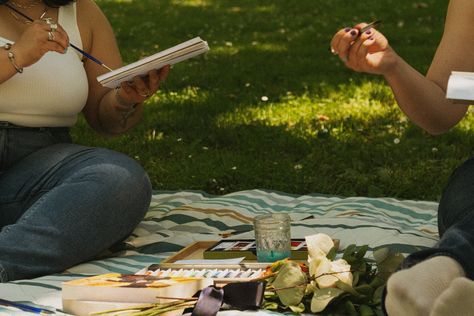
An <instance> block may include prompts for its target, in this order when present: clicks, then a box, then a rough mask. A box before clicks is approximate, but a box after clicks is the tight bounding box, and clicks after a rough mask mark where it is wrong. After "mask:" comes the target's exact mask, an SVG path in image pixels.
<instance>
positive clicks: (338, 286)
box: [336, 281, 360, 296]
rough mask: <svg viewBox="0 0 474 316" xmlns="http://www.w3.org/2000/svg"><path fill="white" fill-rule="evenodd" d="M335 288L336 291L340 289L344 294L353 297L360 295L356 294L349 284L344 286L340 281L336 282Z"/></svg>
mask: <svg viewBox="0 0 474 316" xmlns="http://www.w3.org/2000/svg"><path fill="white" fill-rule="evenodd" d="M336 286H337V288H338V289H341V290H343V291H344V292H347V293H350V294H352V295H354V296H360V294H359V293H357V292H356V290H354V288H353V287H352V286H350V285H349V284H346V283H344V282H342V281H337V282H336Z"/></svg>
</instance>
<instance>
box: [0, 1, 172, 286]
mask: <svg viewBox="0 0 474 316" xmlns="http://www.w3.org/2000/svg"><path fill="white" fill-rule="evenodd" d="M5 2H6V3H5ZM0 4H2V5H0V282H7V281H11V280H17V279H22V278H31V277H35V276H39V275H44V274H50V273H56V272H61V271H63V270H65V269H67V268H68V267H70V266H73V265H75V264H78V263H80V262H83V261H86V260H90V259H92V258H94V256H96V255H97V254H98V253H100V252H102V251H103V250H106V249H107V248H109V247H110V246H111V245H113V244H114V243H116V242H118V241H120V240H122V239H124V238H126V237H127V236H128V235H129V234H130V232H131V231H132V230H133V229H134V227H135V226H136V224H138V222H139V221H140V220H141V219H142V217H143V215H144V213H145V212H146V210H147V209H148V206H149V202H150V197H151V185H150V181H149V179H148V176H147V174H146V173H145V171H144V170H143V169H142V168H141V167H140V165H139V164H138V163H137V162H135V161H134V160H133V159H131V158H129V157H127V156H125V155H123V154H120V153H117V152H113V151H110V150H107V149H101V148H91V147H84V146H79V145H76V144H72V143H71V139H70V137H69V127H71V126H73V125H74V124H75V122H76V120H77V115H78V114H79V113H80V112H82V113H83V115H84V117H85V118H86V120H87V122H88V123H89V125H90V126H91V127H92V128H93V129H95V130H96V131H97V132H99V133H102V134H106V135H118V134H121V133H123V132H126V131H127V130H129V129H130V128H132V127H133V126H135V125H136V124H137V123H138V122H139V121H140V118H141V115H142V109H143V106H142V103H143V101H145V100H146V99H147V98H148V97H150V96H151V95H152V94H153V93H155V92H156V91H157V89H158V86H159V83H160V81H163V80H164V79H165V78H166V76H167V74H168V71H169V67H164V68H163V69H160V70H154V71H151V72H150V73H149V75H148V77H147V78H145V79H142V78H138V77H137V78H134V80H133V84H123V85H121V86H120V87H118V88H117V89H114V90H110V89H108V88H104V87H102V86H101V85H100V84H99V83H98V82H97V80H96V78H97V76H99V75H101V74H103V73H104V72H106V71H107V70H106V69H104V67H101V66H100V65H98V64H97V63H95V62H93V61H92V60H91V59H89V58H86V57H84V56H83V55H82V54H81V53H80V52H79V51H78V50H76V49H73V48H72V47H71V46H70V45H69V44H73V45H74V46H75V47H77V48H79V49H80V50H83V51H84V52H86V53H87V54H90V55H92V56H94V57H95V58H97V59H99V60H101V61H102V62H103V63H104V64H106V65H108V66H109V67H111V68H118V67H120V66H121V65H122V61H121V57H120V53H119V50H118V47H117V44H116V41H115V38H114V35H113V31H112V28H111V26H110V24H109V22H108V21H107V19H106V17H105V16H104V14H103V13H102V12H101V10H100V9H99V7H98V6H97V5H95V3H94V2H93V0H77V1H71V0H9V1H5V0H2V1H0ZM29 18H31V19H32V20H34V21H33V22H30V21H29Z"/></svg>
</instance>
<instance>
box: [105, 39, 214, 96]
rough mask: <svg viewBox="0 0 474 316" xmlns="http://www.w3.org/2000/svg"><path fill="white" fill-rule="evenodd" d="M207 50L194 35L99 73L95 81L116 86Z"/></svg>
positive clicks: (206, 46)
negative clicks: (151, 53)
mask: <svg viewBox="0 0 474 316" xmlns="http://www.w3.org/2000/svg"><path fill="white" fill-rule="evenodd" d="M207 51H209V46H208V44H207V42H206V41H203V40H202V39H201V38H200V37H195V38H193V39H190V40H188V41H186V42H183V43H181V44H178V45H176V46H173V47H171V48H168V49H166V50H163V51H161V52H158V53H156V54H154V55H151V56H148V57H145V58H143V59H140V60H138V61H136V62H134V63H131V64H129V65H126V66H123V67H120V68H118V69H115V70H113V71H110V72H108V73H105V74H103V75H100V76H98V77H97V81H99V83H100V84H101V85H103V86H104V87H108V88H111V89H113V88H116V87H118V86H119V85H120V83H122V82H124V81H128V80H131V79H132V78H133V77H135V76H143V75H146V74H147V73H148V72H149V71H150V70H153V69H160V68H162V67H164V66H166V65H173V64H176V63H179V62H181V61H184V60H186V59H189V58H192V57H195V56H197V55H200V54H203V53H205V52H207Z"/></svg>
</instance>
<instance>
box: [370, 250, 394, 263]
mask: <svg viewBox="0 0 474 316" xmlns="http://www.w3.org/2000/svg"><path fill="white" fill-rule="evenodd" d="M389 254H390V249H388V248H379V249H377V250H374V252H373V253H372V255H373V256H374V259H375V262H377V264H380V263H381V262H382V261H384V260H385V258H387V256H388V255H389Z"/></svg>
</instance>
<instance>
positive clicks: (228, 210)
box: [0, 190, 438, 315]
mask: <svg viewBox="0 0 474 316" xmlns="http://www.w3.org/2000/svg"><path fill="white" fill-rule="evenodd" d="M437 206H438V205H437V203H435V202H426V201H409V200H397V199H392V198H365V197H346V198H344V197H336V196H326V195H317V194H316V195H303V196H294V195H289V194H285V193H280V192H269V191H263V190H248V191H241V192H235V193H231V194H227V195H223V196H210V195H207V194H205V193H202V192H190V191H181V192H155V194H154V195H153V198H152V202H151V205H150V210H149V212H148V213H147V215H146V217H145V219H144V220H143V221H142V222H141V223H140V224H139V225H138V227H137V228H136V229H135V231H134V232H133V234H132V235H131V236H130V237H129V238H128V239H127V240H126V241H125V242H124V243H123V244H122V245H121V246H120V247H118V248H116V249H114V253H113V254H112V255H110V256H109V257H107V258H104V259H100V260H95V261H91V262H87V263H84V264H81V265H78V266H75V267H73V268H71V269H69V270H67V271H65V272H64V273H62V274H56V275H50V276H45V277H41V278H37V279H33V280H20V281H15V282H10V283H6V284H0V298H4V299H8V300H13V301H23V302H34V303H36V304H41V305H48V306H55V307H59V308H60V307H61V293H60V286H61V282H63V281H66V280H70V279H72V278H77V277H82V276H84V275H87V274H99V273H105V272H120V273H135V272H136V271H138V270H140V269H142V268H143V267H146V266H148V265H150V264H152V263H158V262H160V261H161V260H163V259H164V258H166V257H168V256H170V255H172V254H173V253H175V252H176V251H178V250H180V249H182V248H183V247H184V246H187V245H189V244H191V243H193V242H194V241H199V240H219V239H221V238H222V236H223V235H227V234H232V238H236V235H240V236H242V237H249V236H252V229H253V227H252V218H253V217H254V216H256V215H258V214H263V213H269V212H288V213H290V215H291V218H292V237H293V238H303V237H304V236H306V235H310V234H314V233H318V232H321V233H326V234H328V235H329V236H331V237H333V238H335V239H340V241H341V248H344V247H345V246H347V245H348V244H352V243H355V244H357V245H363V244H368V245H369V247H370V250H374V249H377V248H379V247H385V246H389V247H391V248H393V249H394V250H397V251H401V252H403V253H411V252H413V251H416V250H419V249H424V248H426V247H430V246H433V245H434V244H435V243H436V241H437V239H438V231H437V224H436V223H437V221H436V212H437V211H436V210H437ZM368 255H370V251H369V253H368ZM235 313H237V312H233V313H232V314H233V315H234V314H235ZM12 314H13V313H12V311H9V310H5V309H2V308H1V307H0V315H12ZM220 314H222V315H229V314H228V313H220ZM241 314H242V315H244V313H243V312H242V313H241ZM250 314H252V315H255V314H256V313H250ZM258 314H267V313H266V312H263V311H262V312H259V313H258ZM268 314H270V313H268ZM271 314H274V313H271Z"/></svg>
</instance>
